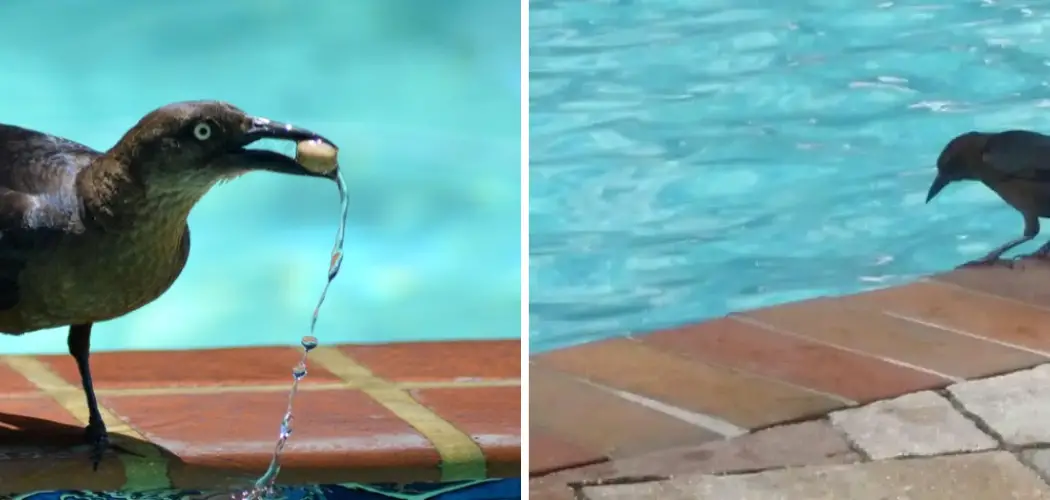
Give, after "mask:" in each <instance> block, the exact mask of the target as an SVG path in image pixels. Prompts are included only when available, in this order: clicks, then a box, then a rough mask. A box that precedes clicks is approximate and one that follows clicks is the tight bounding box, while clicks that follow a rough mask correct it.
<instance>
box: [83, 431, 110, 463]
mask: <svg viewBox="0 0 1050 500" xmlns="http://www.w3.org/2000/svg"><path fill="white" fill-rule="evenodd" d="M84 435H85V437H86V438H87V443H88V446H90V447H91V468H92V469H93V470H95V471H97V470H98V464H99V462H101V461H102V455H103V454H104V453H105V452H106V450H108V449H109V447H110V445H109V432H107V431H106V424H104V423H102V422H101V421H96V422H91V423H90V424H88V426H87V427H86V428H85V429H84Z"/></svg>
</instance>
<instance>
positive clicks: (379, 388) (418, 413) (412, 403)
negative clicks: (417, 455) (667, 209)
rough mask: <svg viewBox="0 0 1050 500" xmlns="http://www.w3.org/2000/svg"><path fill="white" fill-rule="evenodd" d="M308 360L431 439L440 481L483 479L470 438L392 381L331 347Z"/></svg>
mask: <svg viewBox="0 0 1050 500" xmlns="http://www.w3.org/2000/svg"><path fill="white" fill-rule="evenodd" d="M309 361H310V362H311V363H316V364H317V365H320V366H321V367H322V368H324V369H326V370H328V371H330V372H332V373H334V374H336V375H337V376H338V377H339V378H341V379H343V380H345V381H346V382H348V383H350V384H353V385H354V386H355V387H358V388H360V390H361V391H362V392H364V393H365V394H368V395H369V396H371V397H372V399H374V400H376V401H377V402H378V403H379V404H381V405H383V406H384V407H385V408H386V409H388V410H390V411H391V412H392V413H393V414H394V415H397V416H398V417H399V418H401V419H402V420H404V421H405V422H407V423H408V425H411V426H412V427H413V428H414V429H416V431H418V432H419V433H420V434H422V435H423V436H424V437H426V438H427V439H428V440H430V442H431V444H433V445H434V448H435V449H436V450H437V452H438V455H439V456H440V457H441V465H440V467H441V479H442V480H443V481H459V480H465V479H483V478H485V477H486V463H485V453H484V452H483V451H482V450H481V447H480V446H478V444H477V443H475V442H474V440H473V439H471V437H470V436H468V435H467V434H465V433H464V432H463V431H461V430H459V429H458V428H456V426H454V425H452V424H451V423H449V422H448V421H446V420H445V419H443V418H441V416H440V415H438V414H436V413H434V412H433V411H431V410H430V409H429V408H427V407H426V406H423V405H422V404H421V403H420V402H419V401H416V400H415V398H413V397H412V395H411V394H409V393H408V392H406V391H405V390H402V389H401V388H399V387H398V386H397V385H396V384H394V383H393V382H390V381H388V380H386V379H383V378H381V377H378V376H376V375H375V374H373V373H372V371H371V370H369V369H368V368H366V367H364V366H362V365H361V364H359V363H358V362H357V361H355V360H354V359H353V358H351V357H350V356H347V355H346V354H344V353H343V352H342V351H339V350H338V349H336V348H333V347H318V348H316V349H314V350H313V351H310V358H309ZM350 425H353V424H352V423H351V424H350Z"/></svg>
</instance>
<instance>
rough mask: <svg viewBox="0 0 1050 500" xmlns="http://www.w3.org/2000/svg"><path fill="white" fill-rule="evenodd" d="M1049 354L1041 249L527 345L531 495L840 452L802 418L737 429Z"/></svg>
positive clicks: (1047, 284)
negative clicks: (845, 292) (625, 332)
mask: <svg viewBox="0 0 1050 500" xmlns="http://www.w3.org/2000/svg"><path fill="white" fill-rule="evenodd" d="M1048 360H1050V264H1048V263H1044V262H1036V261H1024V262H1020V263H1018V264H1017V265H1016V266H1015V267H1014V268H1013V269H1010V268H1006V267H994V268H971V269H960V270H955V271H951V272H947V273H944V274H940V275H936V276H932V277H929V278H927V279H922V280H919V281H917V282H915V283H912V284H908V285H904V286H897V287H893V288H888V289H883V290H876V291H870V292H865V293H860V294H856V295H850V296H844V297H837V298H821V299H815V300H809V301H803V302H798V303H792V304H787V305H781V306H776V307H769V308H765V309H758V310H753V311H749V312H743V313H737V314H731V315H729V316H727V317H724V318H719V319H716V320H713V321H707V322H703V323H698V324H695V325H690V326H686V327H682V328H676V329H673V330H667V331H660V332H655V333H649V334H644V335H637V336H633V337H630V338H620V339H613V340H606V341H602V342H596V343H592V344H586V345H582V346H577V347H571V348H567V349H563V350H557V351H553V352H547V353H541V354H539V355H535V356H533V357H532V358H531V360H530V375H529V376H530V381H531V386H530V413H529V414H530V450H529V451H530V453H529V455H530V456H529V467H530V473H531V476H532V479H531V480H530V491H531V493H530V498H534V499H550V500H568V499H572V498H574V490H573V489H572V488H571V487H570V486H579V485H580V484H581V483H582V484H587V483H589V482H590V483H594V482H600V481H609V480H613V481H617V482H624V483H630V482H642V481H646V480H651V478H652V477H653V475H654V474H656V475H662V474H664V473H674V472H686V471H689V472H709V473H729V472H742V471H749V470H763V469H767V468H770V467H774V466H778V465H779V466H783V465H810V464H828V463H842V461H844V460H847V459H846V458H844V457H839V456H836V455H835V454H834V453H838V452H830V451H829V452H827V453H824V452H822V451H821V450H822V443H821V439H823V437H822V435H821V431H820V428H818V427H816V426H814V427H813V428H812V430H813V432H808V431H806V432H802V431H799V432H796V436H795V437H791V436H784V435H779V436H778V437H777V441H776V442H767V441H769V440H766V441H764V440H763V438H762V435H763V433H755V434H750V432H751V431H755V430H759V429H763V428H766V427H770V426H773V425H776V424H782V423H786V422H794V421H802V420H806V419H809V418H813V417H818V416H822V415H824V414H826V413H828V412H829V411H832V410H836V409H841V408H846V407H850V406H856V405H858V404H863V403H866V402H871V401H874V400H879V399H884V398H890V397H894V396H898V395H902V394H905V393H910V392H915V391H919V390H924V389H939V388H942V387H945V386H947V385H949V384H951V383H954V382H959V381H962V380H968V379H974V378H981V377H987V376H990V375H994V374H999V373H1005V372H1011V371H1015V370H1019V369H1023V368H1028V367H1031V366H1035V365H1037V364H1042V363H1046V362H1047V361H1048ZM738 436H739V437H738ZM734 437H737V439H732V438H734ZM847 454H848V453H847Z"/></svg>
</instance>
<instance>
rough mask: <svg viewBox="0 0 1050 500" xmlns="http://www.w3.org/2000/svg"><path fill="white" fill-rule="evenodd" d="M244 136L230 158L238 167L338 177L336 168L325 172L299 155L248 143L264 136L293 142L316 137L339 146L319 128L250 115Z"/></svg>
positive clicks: (317, 139) (311, 175)
mask: <svg viewBox="0 0 1050 500" xmlns="http://www.w3.org/2000/svg"><path fill="white" fill-rule="evenodd" d="M243 137H244V140H243V141H242V144H241V146H242V147H240V148H238V149H236V150H234V151H232V152H231V153H230V154H229V155H228V156H229V160H231V161H232V163H233V164H235V165H237V167H238V168H242V169H250V170H267V171H270V172H277V173H282V174H291V175H304V176H310V177H325V178H328V179H334V178H335V177H336V175H337V173H336V169H333V170H331V171H329V172H325V173H319V172H314V171H311V170H310V169H307V168H306V167H304V166H303V165H302V164H300V163H299V162H297V161H295V158H292V157H289V156H286V155H283V154H281V153H277V152H274V151H268V150H264V149H247V148H245V147H244V146H248V145H249V144H251V143H253V142H255V141H258V140H261V139H277V140H286V141H291V142H293V143H299V142H301V141H312V140H316V141H321V142H324V143H325V144H328V145H329V146H332V147H336V146H335V143H333V142H332V141H330V140H328V139H327V138H325V137H324V136H322V135H320V134H318V133H316V132H312V131H310V130H306V129H304V128H299V127H294V126H292V125H289V124H286V123H281V122H277V121H273V120H269V119H266V118H258V117H256V118H250V119H249V121H248V125H247V127H246V129H245V130H244V135H243Z"/></svg>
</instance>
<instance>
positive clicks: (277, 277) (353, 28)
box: [0, 0, 521, 353]
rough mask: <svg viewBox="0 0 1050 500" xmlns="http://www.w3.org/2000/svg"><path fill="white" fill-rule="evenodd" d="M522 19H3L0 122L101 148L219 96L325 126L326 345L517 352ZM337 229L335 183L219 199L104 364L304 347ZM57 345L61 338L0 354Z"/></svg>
mask: <svg viewBox="0 0 1050 500" xmlns="http://www.w3.org/2000/svg"><path fill="white" fill-rule="evenodd" d="M519 18H520V6H519V5H518V4H517V3H513V2H494V1H490V0H446V1H443V2H425V1H423V0H353V1H351V0H309V1H305V2H301V1H293V0H256V1H247V0H241V1H233V2H222V1H219V2H216V1H210V0H182V1H178V2H136V1H133V0H110V1H105V2H98V1H96V2H91V1H77V0H56V1H55V2H28V1H22V2H4V3H2V4H0V62H2V63H3V67H4V68H5V72H4V74H3V76H2V77H0V95H3V96H4V99H3V101H2V102H0V122H4V123H14V124H18V125H22V126H26V127H31V128H35V129H39V130H44V131H47V132H50V133H54V134H57V135H62V136H65V137H68V138H70V139H73V140H76V141H80V142H83V143H85V144H87V145H89V146H91V147H94V148H98V149H103V150H104V149H108V148H109V147H110V146H112V145H113V143H114V142H116V141H117V140H118V139H119V138H120V137H121V135H122V134H123V133H124V132H125V131H126V130H127V129H128V128H129V127H131V126H132V125H134V124H135V122H136V121H137V120H138V119H139V118H141V117H142V116H143V115H144V114H146V113H147V112H149V111H150V110H152V109H154V108H156V107H158V106H161V105H163V104H167V103H169V102H173V101H179V100H187V99H221V100H227V101H230V102H232V103H233V104H236V105H238V106H239V107H241V108H243V109H244V110H245V111H247V112H249V113H252V114H258V115H262V116H266V117H269V118H272V119H277V120H282V121H289V122H292V123H294V124H296V125H299V126H302V127H306V128H310V129H313V130H315V131H317V132H319V133H322V134H324V135H325V136H327V137H329V138H331V139H332V140H334V141H335V142H336V143H338V144H340V145H341V147H342V149H341V160H342V163H343V167H344V175H345V177H346V180H347V182H348V184H349V189H348V194H349V199H350V217H349V224H348V227H347V240H346V247H345V251H346V258H345V261H344V263H343V266H342V271H341V273H340V275H339V277H338V279H336V280H335V282H334V283H333V285H332V290H331V291H330V293H329V295H328V298H327V301H326V303H325V307H324V308H323V310H322V311H321V316H320V321H319V323H318V327H317V336H318V337H319V338H320V339H321V342H323V343H325V344H328V345H331V344H335V343H338V342H347V341H355V342H386V341H395V340H431V339H449V338H488V337H516V336H517V335H518V332H519V328H520V326H519V325H520V269H521V267H520V266H521V264H520V258H519V254H520V236H519V227H518V223H517V221H519V220H520V219H519V218H520V196H519V192H520V191H519V189H520V146H519V141H520V139H519V137H520V56H519V54H520V36H519V30H520V19H519ZM338 219H339V200H338V195H337V191H336V186H335V185H334V183H331V182H324V181H320V180H318V179H306V178H292V177H290V176H280V175H274V174H266V173H252V174H249V175H246V176H244V177H242V178H239V179H236V180H235V181H233V182H231V183H228V184H224V185H221V186H218V187H216V188H215V189H214V190H213V191H212V192H211V193H209V194H208V195H207V196H206V197H205V198H204V199H203V200H202V202H201V203H200V204H199V205H198V206H197V207H196V208H195V209H194V211H193V212H192V213H191V215H190V226H191V228H192V230H193V250H192V252H191V255H190V259H189V263H188V265H187V268H186V270H185V272H184V273H183V275H182V276H181V277H180V278H179V280H178V281H177V282H176V283H175V285H174V287H172V288H171V290H170V291H168V293H166V294H165V295H164V296H163V297H161V298H160V299H159V300H157V301H156V302H154V303H152V304H150V305H148V306H146V307H145V308H143V309H141V310H139V311H137V312H134V313H132V314H130V315H127V316H125V317H122V318H120V319H118V320H115V321H111V322H106V323H102V324H99V325H98V326H97V327H96V329H95V334H94V335H93V336H92V339H91V341H92V347H93V348H96V349H161V348H193V347H216V346H229V345H252V344H288V345H296V344H295V343H296V342H297V341H298V339H299V338H300V337H301V336H302V335H304V334H306V329H307V326H308V325H309V319H310V314H311V313H312V311H313V307H314V305H315V303H316V301H317V297H318V294H319V293H320V291H321V287H322V286H323V285H324V282H325V277H326V273H327V271H328V264H329V252H330V251H331V249H332V241H333V239H334V237H335V232H336V225H337V223H338ZM100 258H105V257H104V256H100ZM66 349H67V348H66V341H65V332H64V331H62V330H52V331H48V332H40V333H33V334H31V335H26V336H24V337H21V338H11V337H4V336H0V353H9V352H66Z"/></svg>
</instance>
